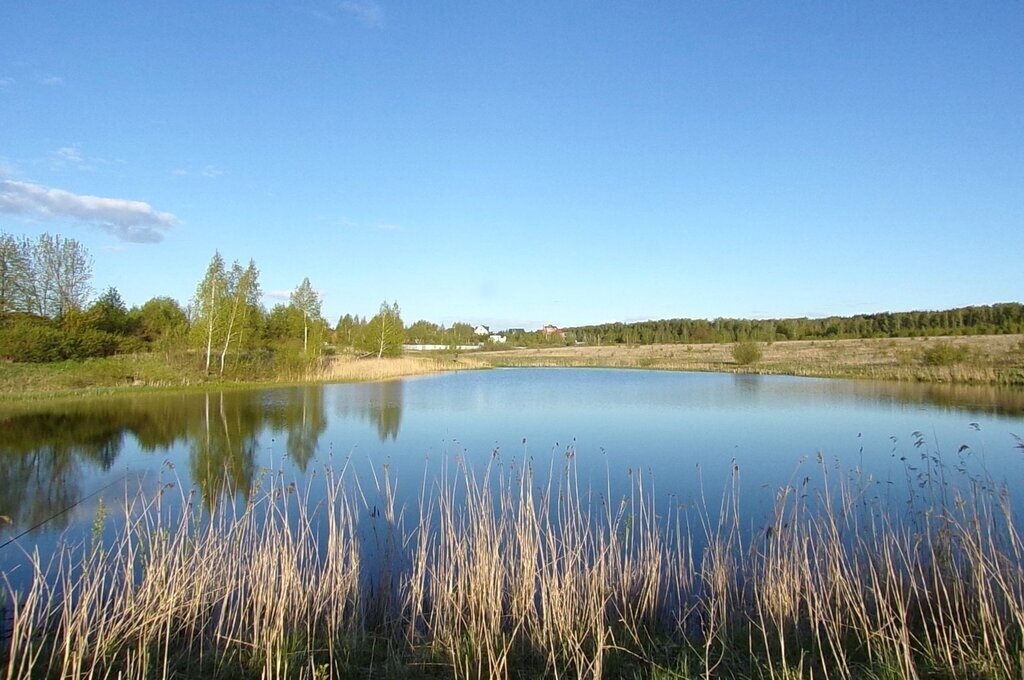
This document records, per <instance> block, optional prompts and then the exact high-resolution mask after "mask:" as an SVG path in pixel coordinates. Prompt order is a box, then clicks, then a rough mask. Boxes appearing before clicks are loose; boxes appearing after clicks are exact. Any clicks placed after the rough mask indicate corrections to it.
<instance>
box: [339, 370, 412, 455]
mask: <svg viewBox="0 0 1024 680" xmlns="http://www.w3.org/2000/svg"><path fill="white" fill-rule="evenodd" d="M350 387H351V389H350V390H346V391H345V392H344V393H341V394H339V395H338V400H337V402H336V410H337V414H338V415H339V416H341V417H342V418H359V419H362V420H367V421H369V422H371V423H373V424H374V425H376V426H377V436H378V437H379V438H380V440H381V441H382V442H383V441H387V440H388V439H392V440H394V439H397V438H398V430H399V427H400V426H401V424H402V400H403V397H404V390H405V384H404V383H403V382H402V381H400V380H392V381H387V382H381V383H365V384H361V385H352V386H350Z"/></svg>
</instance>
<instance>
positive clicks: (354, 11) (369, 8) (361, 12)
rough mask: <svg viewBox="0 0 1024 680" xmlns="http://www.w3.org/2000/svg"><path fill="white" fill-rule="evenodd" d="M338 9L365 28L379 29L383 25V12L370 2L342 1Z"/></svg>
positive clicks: (369, 0) (360, 0)
mask: <svg viewBox="0 0 1024 680" xmlns="http://www.w3.org/2000/svg"><path fill="white" fill-rule="evenodd" d="M338 7H339V8H340V9H341V11H343V12H345V13H346V14H349V15H351V16H353V17H355V18H356V19H358V20H359V21H360V22H362V23H363V24H365V25H366V26H370V27H372V28H379V27H380V26H382V25H383V24H384V10H383V8H381V6H380V5H378V4H377V3H376V2H372V0H343V1H342V2H340V3H338Z"/></svg>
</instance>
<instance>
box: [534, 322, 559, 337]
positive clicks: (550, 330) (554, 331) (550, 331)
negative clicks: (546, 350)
mask: <svg viewBox="0 0 1024 680" xmlns="http://www.w3.org/2000/svg"><path fill="white" fill-rule="evenodd" d="M540 332H541V333H542V334H543V335H544V337H545V338H550V337H551V336H552V335H558V336H561V337H563V338H564V337H565V331H563V330H562V329H561V328H559V327H558V326H552V325H551V324H548V325H547V326H544V328H541V329H540Z"/></svg>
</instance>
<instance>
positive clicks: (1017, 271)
mask: <svg viewBox="0 0 1024 680" xmlns="http://www.w3.org/2000/svg"><path fill="white" fill-rule="evenodd" d="M1021 36H1024V3H1021V2H984V1H979V2H934V1H928V2H888V1H886V2H870V1H860V0H858V1H857V2H827V1H821V2H810V1H806V0H793V1H786V2H686V1H683V0H672V1H668V2H660V1H657V0H649V1H645V2H630V3H624V2H593V1H587V2H577V1H572V0H568V1H565V2H562V1H559V2H551V0H545V1H543V2H531V1H522V2H512V3H498V2H473V3H470V2H426V1H419V0H417V1H407V2H398V1H391V0H379V1H377V0H300V1H298V2H287V1H280V2H269V1H264V2H208V1H206V0H180V1H174V2H171V1H169V0H152V1H148V2H120V1H117V0H109V1H104V2H72V1H67V2H52V1H48V0H38V1H33V2H18V1H9V2H0V232H6V233H10V234H14V235H16V236H22V235H24V236H29V237H32V238H35V237H36V236H37V235H39V234H41V233H44V232H49V233H51V234H60V235H62V236H65V237H69V238H74V239H76V240H78V241H79V242H81V243H82V244H83V245H84V246H85V247H86V248H87V249H88V251H89V253H90V254H91V255H92V257H93V260H94V265H93V272H94V276H93V281H92V286H93V289H94V292H95V293H96V294H97V295H98V294H99V293H101V292H103V291H104V290H105V289H106V288H107V287H108V286H114V287H116V288H117V289H118V291H119V292H120V294H121V296H122V297H123V299H124V300H125V301H126V302H127V303H128V304H129V305H141V304H142V303H143V302H145V301H146V300H148V299H150V298H152V297H155V296H164V295H166V296H170V297H173V298H175V299H177V300H178V301H180V302H181V303H182V304H188V302H189V300H190V298H191V297H192V296H193V294H194V292H195V288H196V285H197V283H198V282H199V280H200V279H201V278H202V276H203V273H204V271H205V269H206V266H207V264H208V263H209V261H210V259H211V258H212V256H213V254H214V252H215V251H219V252H220V253H221V255H222V256H223V257H224V258H225V259H226V260H227V261H228V262H229V263H230V262H231V261H233V260H238V261H240V262H242V263H243V264H244V263H246V262H248V261H249V260H250V259H252V260H254V261H255V262H256V265H257V267H258V268H259V269H260V283H261V285H262V288H263V291H264V293H265V294H266V299H265V304H266V305H267V306H268V308H269V307H270V306H272V305H274V304H277V303H279V302H281V301H282V300H286V299H287V295H288V292H289V291H290V290H292V289H294V288H295V287H297V286H298V285H299V284H300V283H301V281H302V280H303V278H304V277H308V278H309V279H310V281H311V282H312V285H313V287H314V288H315V289H316V290H317V291H318V292H319V293H320V294H321V297H322V308H323V313H324V316H325V317H326V318H327V320H328V321H329V322H330V323H332V324H333V323H335V322H336V321H337V319H338V317H339V316H340V315H342V314H344V313H352V314H360V315H372V314H374V313H375V312H376V310H377V308H378V307H379V306H380V303H381V301H383V300H388V301H392V300H394V301H397V302H398V303H399V306H400V307H401V310H402V317H403V319H404V320H405V321H406V322H407V323H411V322H412V321H415V320H417V319H427V320H430V321H433V322H437V323H445V324H451V323H452V322H454V321H465V322H469V323H473V324H477V323H484V324H488V325H490V326H491V328H492V329H504V328H509V327H523V328H536V327H539V326H541V325H543V324H546V323H552V324H556V325H561V326H575V325H585V324H594V323H603V322H607V321H634V320H641V319H658V318H676V317H689V318H715V317H748V318H771V317H801V316H810V317H820V316H828V315H844V316H845V315H851V314H856V313H870V312H878V311H909V310H918V309H946V308H950V307H956V306H962V305H972V304H991V303H994V302H1005V301H1021V300H1022V299H1024V268H1022V266H1021V260H1022V254H1024V39H1022V37H1021Z"/></svg>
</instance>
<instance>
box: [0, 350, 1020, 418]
mask: <svg viewBox="0 0 1024 680" xmlns="http://www.w3.org/2000/svg"><path fill="white" fill-rule="evenodd" d="M733 347H734V346H733V345H731V344H704V345H637V346H625V345H613V346H596V347H588V346H577V347H552V348H540V349H511V350H496V351H482V352H472V353H466V352H463V353H461V354H459V355H458V356H457V357H456V356H454V355H452V354H449V353H430V354H412V353H407V354H405V355H404V356H401V357H394V358H383V359H376V358H373V357H371V358H357V357H356V356H354V355H351V354H343V355H339V356H334V357H329V358H327V359H325V360H324V361H323V363H322V364H320V365H318V366H317V367H315V368H313V369H306V368H296V369H292V370H279V371H277V372H276V373H267V372H260V371H256V370H253V371H246V370H244V369H234V370H233V371H230V372H229V374H228V377H226V378H221V377H219V376H217V375H209V374H207V373H206V372H205V371H203V370H202V368H201V366H200V362H199V360H198V359H197V357H196V356H194V355H191V354H183V353H150V354H132V355H118V356H112V357H106V358H97V359H86V360H83V361H63V362H56V363H49V364H15V363H0V401H8V402H10V401H17V400H24V399H33V398H53V397H60V396H78V395H87V394H95V393H118V392H131V391H134V390H141V389H208V388H210V387H231V386H247V385H259V384H283V383H288V384H295V383H304V382H361V381H376V380H389V379H394V378H401V377H407V376H413V375H427V374H432V373H439V372H443V371H452V370H470V369H480V368H490V367H525V366H577V367H603V368H648V369H662V370H679V371H726V372H736V373H763V374H782V375H798V376H815V377H829V378H867V379H876V380H897V381H905V382H932V383H947V384H980V385H1024V337H1022V336H1019V335H990V336H964V337H956V338H900V339H877V340H832V341H805V340H798V341H790V342H776V343H772V344H770V345H763V346H761V354H762V356H761V358H760V359H759V360H757V361H756V362H754V363H751V364H740V363H738V362H737V361H736V359H735V358H734V356H733Z"/></svg>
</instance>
